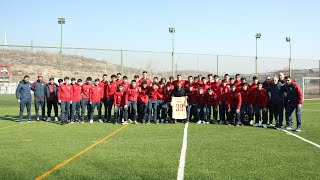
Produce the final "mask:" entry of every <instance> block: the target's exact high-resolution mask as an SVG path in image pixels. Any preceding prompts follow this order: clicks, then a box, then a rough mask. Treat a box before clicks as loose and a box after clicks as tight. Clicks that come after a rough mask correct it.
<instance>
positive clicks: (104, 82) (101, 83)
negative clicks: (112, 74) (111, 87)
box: [99, 81, 109, 99]
mask: <svg viewBox="0 0 320 180" xmlns="http://www.w3.org/2000/svg"><path fill="white" fill-rule="evenodd" d="M108 84H109V82H108V81H102V82H100V84H99V85H101V87H103V98H104V99H105V98H107V96H108Z"/></svg>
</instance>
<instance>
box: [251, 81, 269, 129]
mask: <svg viewBox="0 0 320 180" xmlns="http://www.w3.org/2000/svg"><path fill="white" fill-rule="evenodd" d="M251 106H253V111H254V115H255V118H256V119H255V124H254V125H253V126H255V127H257V126H259V122H260V119H261V111H262V127H263V128H267V120H268V117H267V111H268V109H267V106H268V93H267V91H266V90H265V89H263V88H262V84H261V83H260V82H258V83H257V88H256V89H254V90H252V105H251Z"/></svg>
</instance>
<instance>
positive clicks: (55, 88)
mask: <svg viewBox="0 0 320 180" xmlns="http://www.w3.org/2000/svg"><path fill="white" fill-rule="evenodd" d="M49 85H50V83H47V85H46V89H45V92H46V99H47V100H50V88H49ZM53 96H54V101H58V85H57V84H56V83H54V84H53Z"/></svg>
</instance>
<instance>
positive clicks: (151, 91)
mask: <svg viewBox="0 0 320 180" xmlns="http://www.w3.org/2000/svg"><path fill="white" fill-rule="evenodd" d="M148 96H149V99H150V100H158V88H156V89H153V88H152V87H150V88H149V89H148Z"/></svg>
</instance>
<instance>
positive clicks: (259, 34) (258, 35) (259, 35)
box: [255, 33, 261, 76]
mask: <svg viewBox="0 0 320 180" xmlns="http://www.w3.org/2000/svg"><path fill="white" fill-rule="evenodd" d="M260 38H261V33H257V34H256V62H255V64H256V68H255V74H256V76H258V39H260Z"/></svg>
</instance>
